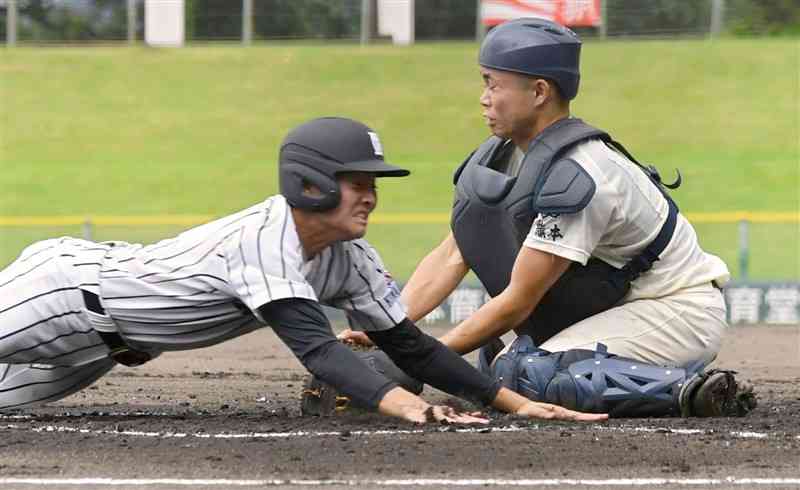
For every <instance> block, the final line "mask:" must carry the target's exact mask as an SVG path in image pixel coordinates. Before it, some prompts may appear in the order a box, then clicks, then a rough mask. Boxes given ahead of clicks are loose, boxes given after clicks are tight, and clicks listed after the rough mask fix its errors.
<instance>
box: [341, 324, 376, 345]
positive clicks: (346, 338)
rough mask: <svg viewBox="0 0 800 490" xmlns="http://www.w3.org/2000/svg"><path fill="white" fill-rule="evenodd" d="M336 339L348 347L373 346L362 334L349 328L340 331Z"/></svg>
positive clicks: (365, 335)
mask: <svg viewBox="0 0 800 490" xmlns="http://www.w3.org/2000/svg"><path fill="white" fill-rule="evenodd" d="M336 338H337V339H339V340H341V341H342V342H344V343H345V344H349V345H360V346H363V347H373V346H374V345H375V344H373V343H372V341H371V340H370V339H369V337H367V334H365V333H364V332H356V331H354V330H351V329H349V328H346V329H344V330H342V331H341V332H340V333H339V335H337V336H336Z"/></svg>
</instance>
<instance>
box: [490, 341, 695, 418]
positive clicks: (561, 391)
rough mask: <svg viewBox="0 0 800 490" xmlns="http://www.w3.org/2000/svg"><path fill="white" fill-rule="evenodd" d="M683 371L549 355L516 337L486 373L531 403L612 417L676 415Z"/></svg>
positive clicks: (595, 356)
mask: <svg viewBox="0 0 800 490" xmlns="http://www.w3.org/2000/svg"><path fill="white" fill-rule="evenodd" d="M699 368H700V366H693V367H692V368H689V369H682V368H673V367H659V366H654V365H651V364H646V363H643V362H639V361H634V360H630V359H625V358H621V357H617V356H614V355H613V354H609V353H608V351H607V349H606V347H605V346H604V345H603V344H598V348H597V350H596V351H591V350H584V349H573V350H568V351H564V352H555V353H551V352H548V351H545V350H542V349H539V348H537V347H536V346H535V345H533V341H532V340H531V339H530V337H527V336H520V337H518V338H517V339H516V340H515V341H514V343H513V344H512V345H511V347H510V348H509V350H508V351H507V352H506V353H505V354H503V355H502V356H500V357H499V358H498V360H497V361H496V362H495V365H494V366H493V370H492V374H493V375H494V376H495V378H497V379H499V380H500V381H501V383H502V384H503V386H505V387H507V388H510V389H512V390H514V391H516V392H518V393H520V394H521V395H523V396H525V397H526V398H529V399H531V400H536V401H542V402H547V403H554V404H557V405H562V406H564V407H567V408H570V409H574V410H581V411H585V412H604V413H605V412H607V413H609V414H611V415H612V416H615V417H650V416H664V415H677V414H680V409H679V403H678V399H679V395H680V392H681V388H682V387H683V385H684V383H685V382H686V380H687V378H689V377H691V376H693V375H694V374H695V373H696V372H697V370H699Z"/></svg>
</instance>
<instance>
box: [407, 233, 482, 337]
mask: <svg viewBox="0 0 800 490" xmlns="http://www.w3.org/2000/svg"><path fill="white" fill-rule="evenodd" d="M467 272H469V268H467V265H466V263H465V262H464V259H463V258H462V257H461V252H460V251H459V250H458V246H457V245H456V241H455V238H453V234H452V233H451V234H450V235H448V236H447V238H445V240H444V241H443V242H442V243H441V244H440V245H439V246H438V247H436V248H435V249H433V251H431V253H429V254H428V255H427V256H425V258H424V259H422V261H420V263H419V265H418V266H417V268H416V270H414V273H413V274H411V278H410V279H409V280H408V282H407V283H406V285H405V286H404V287H403V292H402V295H401V298H402V300H403V304H405V305H406V307H407V308H408V318H409V320H411V321H412V322H416V321H418V320H419V319H421V318H422V317H424V316H425V315H427V314H428V313H430V312H431V311H432V310H433V309H434V308H436V307H437V306H439V305H440V304H441V303H442V302H443V301H444V300H445V299H447V296H448V295H449V294H450V293H452V292H453V290H454V289H455V288H456V287H457V286H458V284H459V283H460V282H461V280H462V279H464V276H465V275H466V274H467Z"/></svg>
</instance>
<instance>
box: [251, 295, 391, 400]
mask: <svg viewBox="0 0 800 490" xmlns="http://www.w3.org/2000/svg"><path fill="white" fill-rule="evenodd" d="M259 312H260V313H261V316H262V318H264V320H265V321H266V322H267V324H269V325H270V326H271V327H272V329H273V330H274V331H275V333H276V334H277V335H278V337H280V339H281V340H282V341H283V343H284V344H286V345H287V346H288V347H289V349H291V351H292V352H293V353H294V355H295V356H296V357H297V358H298V359H299V360H300V362H301V363H302V364H303V366H305V367H306V369H308V370H309V371H310V372H311V373H312V374H314V375H315V376H317V377H318V378H319V379H321V380H322V381H324V382H325V383H327V384H329V385H331V386H333V387H334V388H336V389H337V390H338V391H340V392H341V393H344V394H345V395H348V396H350V397H351V398H353V400H355V401H356V402H357V403H358V404H359V405H362V406H364V407H368V408H371V409H373V410H377V408H378V404H379V403H380V401H381V400H382V399H383V397H384V396H385V395H386V393H387V392H389V391H390V390H391V389H393V388H396V387H397V386H398V384H397V383H395V382H394V381H390V380H389V379H387V378H386V377H385V376H383V375H382V374H379V373H378V372H376V371H375V370H373V369H370V368H369V367H368V366H367V365H366V364H364V362H362V361H361V359H359V358H358V356H356V354H355V353H354V352H353V351H352V350H350V349H349V348H348V347H347V346H345V345H343V344H342V343H341V342H339V341H338V340H336V336H335V335H334V334H333V331H332V330H331V326H330V323H329V322H328V319H327V318H326V317H325V313H324V312H323V311H322V308H321V307H320V305H319V303H316V302H314V301H309V300H306V299H299V298H287V299H281V300H278V301H272V302H270V303H267V304H266V305H264V306H262V307H261V308H259Z"/></svg>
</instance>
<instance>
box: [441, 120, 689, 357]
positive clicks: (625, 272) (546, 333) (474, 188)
mask: <svg viewBox="0 0 800 490" xmlns="http://www.w3.org/2000/svg"><path fill="white" fill-rule="evenodd" d="M592 139H600V140H602V141H603V142H605V143H606V144H608V145H611V146H614V147H615V148H617V149H618V150H619V151H621V152H622V153H623V154H625V155H626V156H627V157H628V158H629V159H631V161H633V162H634V163H636V164H637V165H639V167H640V168H641V169H642V170H643V171H644V172H645V173H646V174H647V175H648V176H649V177H650V178H651V180H652V181H653V183H654V184H655V185H657V186H658V188H659V189H660V190H661V191H662V193H663V194H664V196H665V197H667V201H668V202H669V203H670V218H668V219H667V223H665V225H664V226H663V227H662V230H661V233H659V236H658V237H657V238H656V240H654V242H653V243H652V244H650V246H648V247H647V248H646V249H645V251H644V252H643V253H642V254H641V255H640V256H637V257H635V258H634V259H633V260H632V261H631V262H630V263H629V264H627V265H626V266H625V267H623V268H622V269H616V268H614V267H612V266H611V265H609V264H606V263H605V262H602V261H600V260H598V259H595V258H592V259H590V260H589V262H588V263H587V265H586V266H582V265H581V264H578V263H573V264H572V265H571V266H570V268H569V269H568V270H567V271H566V272H565V273H564V274H563V275H562V276H561V278H559V280H558V281H557V282H556V283H555V284H554V285H553V287H552V288H550V290H549V291H548V292H547V294H545V296H544V297H543V298H542V300H541V301H540V302H539V304H538V306H537V307H536V309H535V310H534V312H533V313H532V315H531V316H530V318H528V320H527V321H526V322H525V323H524V324H523V325H520V326H519V327H518V328H517V329H516V331H517V333H519V334H523V333H524V334H527V335H530V336H531V337H532V338H533V340H534V342H535V343H536V344H537V345H539V344H541V343H542V342H544V341H545V340H547V339H548V338H550V337H552V336H553V335H555V334H556V333H558V332H560V331H561V330H563V329H564V328H566V327H568V326H570V325H572V324H574V323H576V322H578V321H580V320H583V319H585V318H588V317H589V316H592V315H595V314H597V313H600V312H601V311H604V310H607V309H609V308H611V307H612V306H614V305H615V304H617V303H618V302H619V301H620V300H621V299H622V298H623V297H624V296H625V294H626V293H627V292H628V290H629V288H630V282H631V281H632V280H634V279H635V278H636V277H638V276H639V275H640V274H641V273H642V272H644V271H646V270H648V269H650V267H651V266H652V263H653V261H655V260H658V255H659V254H660V253H661V252H662V251H663V249H664V247H665V246H666V245H667V243H668V242H669V239H670V238H671V237H672V232H673V231H674V226H675V218H676V216H677V207H675V205H674V202H673V201H672V200H671V199H670V198H669V196H667V194H666V192H664V190H663V188H662V184H661V180H660V177H659V176H658V173H657V172H656V171H655V169H654V168H653V167H648V168H645V167H643V166H642V165H641V164H639V163H638V162H637V161H636V160H635V159H634V158H633V157H632V156H631V155H630V154H629V153H628V152H627V151H626V150H625V149H624V148H623V147H622V146H621V145H619V144H618V143H616V142H615V141H613V140H612V139H611V137H610V136H609V135H608V134H607V133H606V132H604V131H601V130H599V129H597V128H594V127H592V126H589V125H588V124H586V123H584V122H583V121H581V120H580V119H574V118H570V119H563V120H561V121H559V122H557V123H555V124H553V125H551V126H549V127H548V128H547V129H545V130H544V131H543V132H542V133H540V134H539V135H538V136H537V137H536V139H534V141H533V142H532V143H531V145H530V146H529V148H528V151H527V153H526V154H525V158H524V161H523V164H522V168H521V170H520V172H519V175H518V176H517V177H512V176H508V175H506V174H504V173H502V172H500V171H498V170H495V168H496V167H497V166H498V165H499V164H500V163H501V162H503V161H505V160H507V158H508V157H509V156H510V153H511V152H513V150H514V146H513V144H512V143H511V142H510V141H504V140H501V139H500V138H497V137H494V136H493V137H491V138H489V139H488V140H486V141H485V142H484V143H483V144H482V145H481V146H480V147H478V149H477V150H475V152H474V153H473V154H472V155H471V156H470V157H469V158H468V159H467V160H466V161H465V162H464V163H463V164H462V165H461V167H459V169H458V170H457V171H456V174H455V177H454V183H455V185H456V193H455V202H454V204H453V213H452V217H451V223H450V226H451V228H452V231H453V235H454V236H455V239H456V243H457V244H458V248H459V250H460V251H461V255H462V256H463V257H464V260H465V261H466V263H467V265H468V266H469V267H470V269H471V270H472V271H473V272H474V273H475V274H476V275H477V276H478V279H480V281H481V283H483V286H484V287H485V288H486V290H487V292H488V293H489V294H490V295H491V296H496V295H498V294H500V293H501V292H502V291H503V290H504V289H505V288H506V287H507V286H508V284H509V281H510V279H511V270H512V268H513V266H514V262H515V260H516V258H517V254H518V253H519V250H520V248H521V246H522V243H523V241H524V240H525V238H526V237H527V235H528V233H529V232H530V230H531V226H532V224H533V220H534V218H535V217H536V215H537V214H539V213H542V214H564V213H577V212H579V211H581V210H582V209H583V208H584V207H586V205H587V204H588V203H589V202H590V201H591V199H592V197H593V196H594V193H595V190H596V187H595V183H594V181H593V180H592V178H591V176H589V174H588V173H587V172H586V171H585V170H584V169H583V168H582V167H581V166H580V165H579V164H578V163H577V162H575V161H574V160H572V159H569V158H564V155H565V154H566V153H567V152H568V151H569V150H570V149H572V148H574V147H575V146H576V145H578V144H579V143H582V142H585V141H588V140H592ZM679 184H680V182H679V181H678V182H677V185H679ZM677 185H675V184H673V185H671V186H669V187H671V188H672V187H673V186H675V187H677Z"/></svg>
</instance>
